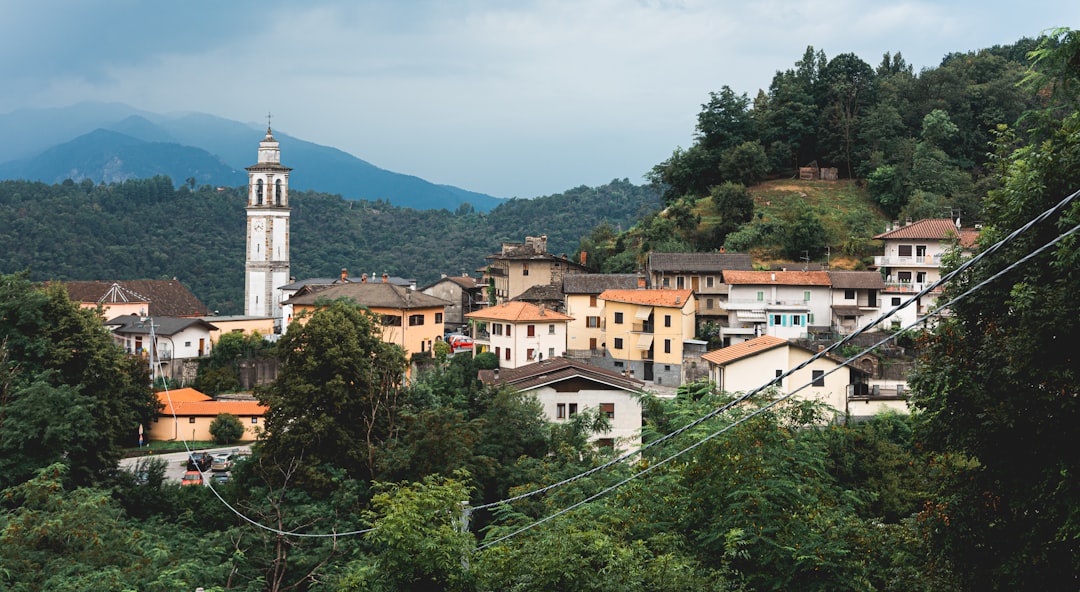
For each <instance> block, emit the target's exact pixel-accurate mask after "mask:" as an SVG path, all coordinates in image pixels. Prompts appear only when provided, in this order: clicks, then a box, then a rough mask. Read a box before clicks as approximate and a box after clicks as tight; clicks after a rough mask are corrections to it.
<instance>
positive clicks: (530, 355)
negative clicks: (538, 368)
mask: <svg viewBox="0 0 1080 592" xmlns="http://www.w3.org/2000/svg"><path fill="white" fill-rule="evenodd" d="M535 355H536V350H535V349H533V348H531V347H530V348H529V349H527V350H525V357H526V358H527V359H529V360H531V359H533V356H535Z"/></svg>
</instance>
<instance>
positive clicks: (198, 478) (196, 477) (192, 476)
mask: <svg viewBox="0 0 1080 592" xmlns="http://www.w3.org/2000/svg"><path fill="white" fill-rule="evenodd" d="M202 484H203V482H202V473H200V472H198V471H188V472H186V473H184V478H183V479H181V480H180V486H181V487H186V486H188V485H202Z"/></svg>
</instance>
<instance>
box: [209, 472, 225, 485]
mask: <svg viewBox="0 0 1080 592" xmlns="http://www.w3.org/2000/svg"><path fill="white" fill-rule="evenodd" d="M228 482H229V474H228V473H214V474H213V475H211V476H210V483H211V484H213V485H225V484H226V483H228Z"/></svg>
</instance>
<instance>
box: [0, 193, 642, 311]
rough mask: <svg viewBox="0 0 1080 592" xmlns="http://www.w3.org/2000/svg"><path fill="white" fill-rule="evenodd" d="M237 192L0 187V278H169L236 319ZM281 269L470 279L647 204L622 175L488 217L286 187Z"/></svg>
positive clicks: (512, 204)
mask: <svg viewBox="0 0 1080 592" xmlns="http://www.w3.org/2000/svg"><path fill="white" fill-rule="evenodd" d="M244 200H245V197H244V189H243V188H226V189H224V190H216V189H213V188H211V187H209V186H203V187H199V188H195V187H190V186H182V187H180V189H178V190H174V189H173V184H172V181H171V180H169V179H168V178H166V177H156V178H153V179H142V180H133V181H127V182H124V183H115V184H110V185H95V184H94V183H92V182H90V181H83V182H81V183H73V182H65V183H62V184H59V185H45V184H42V183H29V182H20V181H3V182H0V242H2V244H4V245H5V249H4V250H3V252H0V272H2V273H13V272H17V271H21V270H24V269H29V270H30V272H31V278H32V279H36V280H47V279H55V280H93V279H136V278H149V279H157V278H172V277H176V278H178V279H180V280H181V281H183V282H184V283H185V284H186V285H187V286H188V287H189V288H191V290H192V291H193V292H194V293H195V294H196V295H197V296H198V297H199V298H200V299H202V300H203V301H204V302H206V303H207V305H208V306H210V308H211V309H212V310H218V311H219V312H220V313H221V314H230V313H238V312H240V309H241V304H240V303H241V302H242V296H243V290H244V277H243V271H244V241H245V236H244V232H245V230H244V229H245V212H244ZM290 205H291V206H292V236H291V260H292V274H293V276H295V277H296V278H308V277H334V276H336V275H337V274H339V273H340V271H341V269H342V268H348V269H350V271H352V272H355V273H356V274H357V275H358V274H359V273H361V272H367V273H377V274H382V273H389V274H391V275H397V276H401V277H406V278H415V279H416V280H417V281H418V282H419V283H420V284H424V283H426V282H430V281H434V280H435V279H438V277H439V274H440V273H446V274H450V275H457V274H461V273H469V274H473V272H474V271H475V270H476V269H477V268H479V267H481V266H482V265H484V264H485V260H484V257H485V256H486V255H490V254H492V253H495V252H498V250H499V247H500V244H501V243H502V242H503V241H515V242H520V241H522V240H524V237H525V236H526V235H538V234H546V235H547V236H548V241H549V242H548V244H549V248H550V249H551V251H552V252H554V253H573V252H574V250H575V249H576V248H577V245H578V240H579V238H580V237H581V236H583V235H585V234H587V233H588V232H589V230H590V229H591V228H592V227H594V226H596V225H597V224H600V223H607V224H611V225H613V226H618V227H624V228H625V227H629V226H630V225H631V224H633V222H634V221H635V220H636V219H637V218H638V217H639V216H640V215H642V214H643V213H644V212H646V211H649V210H653V209H655V208H657V207H658V206H659V198H658V196H657V194H656V193H655V192H653V191H651V190H649V189H648V188H645V187H638V186H634V185H632V184H630V183H629V182H628V181H626V180H622V181H619V180H615V181H612V182H611V183H609V184H607V185H605V186H602V187H596V188H587V187H579V188H576V189H573V190H570V191H568V192H566V193H562V194H557V195H551V196H546V197H540V198H536V199H533V200H511V201H509V202H506V203H504V204H501V205H500V206H499V207H497V208H496V209H495V210H494V211H492V212H490V213H487V214H485V213H480V212H477V211H475V210H473V209H472V208H471V207H468V206H467V205H463V206H461V207H459V208H457V210H456V211H454V212H450V211H447V210H413V209H409V208H399V207H395V206H392V205H390V204H388V203H386V202H383V201H376V202H367V201H346V200H343V199H342V198H341V197H340V196H337V195H327V194H323V193H317V192H312V191H302V192H292V193H291V194H290Z"/></svg>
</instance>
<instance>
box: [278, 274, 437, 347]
mask: <svg viewBox="0 0 1080 592" xmlns="http://www.w3.org/2000/svg"><path fill="white" fill-rule="evenodd" d="M364 279H366V278H364ZM384 279H385V280H386V281H383V282H377V283H373V282H368V281H360V282H355V283H354V282H348V283H344V284H338V285H334V286H330V287H326V288H325V289H315V290H312V291H306V290H301V291H299V292H297V295H296V296H293V297H292V298H290V299H289V300H287V301H286V303H287V304H290V305H292V311H293V322H299V323H305V322H306V317H307V316H308V315H310V314H312V313H314V312H315V310H316V309H317V308H319V307H320V306H321V302H322V301H323V300H324V299H325V300H326V301H331V300H337V299H339V298H346V299H348V300H352V301H353V302H355V303H357V304H359V305H361V306H364V307H367V308H368V309H369V310H370V311H371V312H372V314H374V315H376V318H377V319H378V320H379V322H380V323H381V326H382V331H381V337H382V340H383V341H384V342H386V343H392V344H395V345H398V346H401V348H402V349H404V350H405V353H406V355H412V354H416V353H427V352H430V351H431V348H432V346H433V345H434V343H435V342H436V341H439V340H441V339H442V338H443V335H444V333H445V331H444V326H443V320H444V317H443V315H444V310H445V308H446V304H447V302H446V301H445V300H442V299H441V298H436V297H434V296H429V295H428V294H424V293H422V292H417V291H415V290H412V289H411V288H404V287H402V286H398V285H395V284H392V283H390V282H389V281H388V278H386V276H384Z"/></svg>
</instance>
